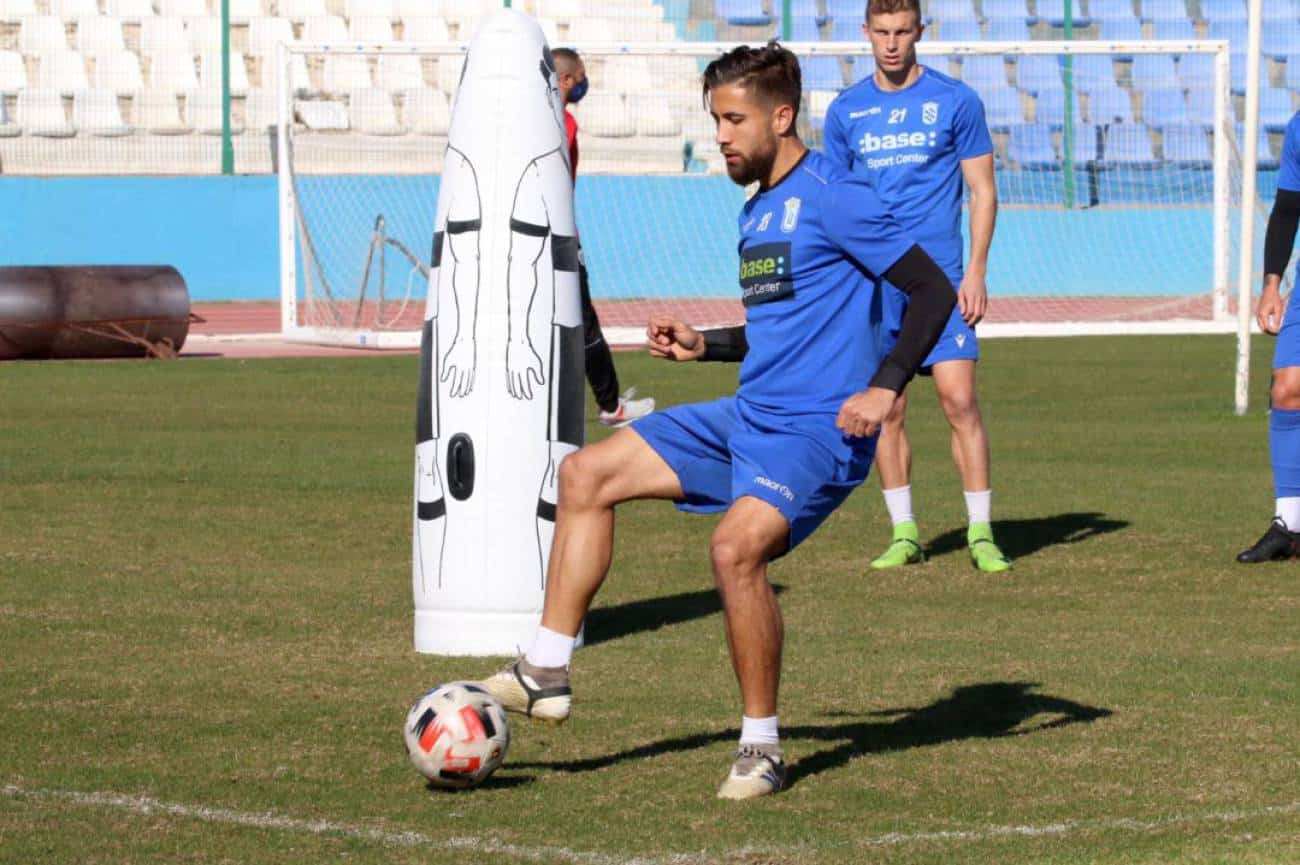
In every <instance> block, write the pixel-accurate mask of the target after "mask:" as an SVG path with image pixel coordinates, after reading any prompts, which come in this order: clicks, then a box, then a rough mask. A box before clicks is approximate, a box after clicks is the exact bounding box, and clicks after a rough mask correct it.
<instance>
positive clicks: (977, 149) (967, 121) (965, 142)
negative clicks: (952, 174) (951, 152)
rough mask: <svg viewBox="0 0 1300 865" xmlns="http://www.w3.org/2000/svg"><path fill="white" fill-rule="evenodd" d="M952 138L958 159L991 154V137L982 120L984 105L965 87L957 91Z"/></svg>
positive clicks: (973, 92)
mask: <svg viewBox="0 0 1300 865" xmlns="http://www.w3.org/2000/svg"><path fill="white" fill-rule="evenodd" d="M952 136H953V145H954V147H955V149H956V151H957V158H958V159H973V158H975V157H976V156H984V155H985V154H988V153H992V152H993V137H992V136H991V135H989V126H988V123H986V122H985V120H984V103H983V102H981V101H980V98H979V96H978V95H977V94H976V93H975V91H974V90H972V89H970V88H969V87H967V86H965V85H962V86H961V87H960V88H959V89H958V96H957V106H956V113H955V114H954V115H953V119H952Z"/></svg>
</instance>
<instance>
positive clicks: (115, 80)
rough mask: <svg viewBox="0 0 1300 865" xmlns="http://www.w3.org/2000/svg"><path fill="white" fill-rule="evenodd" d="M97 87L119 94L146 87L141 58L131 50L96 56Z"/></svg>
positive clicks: (134, 91)
mask: <svg viewBox="0 0 1300 865" xmlns="http://www.w3.org/2000/svg"><path fill="white" fill-rule="evenodd" d="M94 83H95V88H96V89H97V90H111V91H113V92H114V93H116V94H117V95H118V96H125V95H127V94H130V93H137V92H139V91H141V90H143V89H144V76H143V75H142V74H141V73H140V58H139V57H136V56H135V55H134V54H132V53H131V52H130V51H114V52H113V53H112V54H101V55H99V56H98V57H96V58H95V81H94Z"/></svg>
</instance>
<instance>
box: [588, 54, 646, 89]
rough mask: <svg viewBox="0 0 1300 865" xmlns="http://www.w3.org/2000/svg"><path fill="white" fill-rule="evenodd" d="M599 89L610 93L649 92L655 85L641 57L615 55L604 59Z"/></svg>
mask: <svg viewBox="0 0 1300 865" xmlns="http://www.w3.org/2000/svg"><path fill="white" fill-rule="evenodd" d="M600 89H601V90H607V91H609V92H610V93H651V92H655V91H657V90H659V89H661V88H659V87H656V86H655V82H654V76H652V75H651V74H650V66H649V64H648V63H647V62H646V61H645V59H644V58H641V57H615V58H611V59H609V60H607V61H606V63H605V73H604V75H603V76H602V78H601V80H600Z"/></svg>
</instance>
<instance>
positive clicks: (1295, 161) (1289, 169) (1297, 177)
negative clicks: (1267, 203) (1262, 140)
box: [1277, 112, 1300, 192]
mask: <svg viewBox="0 0 1300 865" xmlns="http://www.w3.org/2000/svg"><path fill="white" fill-rule="evenodd" d="M1277 188H1278V189H1285V190H1287V191H1288V192H1300V112H1297V113H1296V115H1295V116H1294V117H1292V118H1291V122H1290V123H1288V124H1287V125H1286V136H1285V137H1284V138H1283V139H1282V165H1281V170H1280V171H1278V173H1277Z"/></svg>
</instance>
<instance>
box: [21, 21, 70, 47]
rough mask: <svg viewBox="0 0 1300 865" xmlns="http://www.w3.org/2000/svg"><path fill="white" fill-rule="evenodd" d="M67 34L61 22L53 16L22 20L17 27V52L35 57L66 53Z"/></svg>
mask: <svg viewBox="0 0 1300 865" xmlns="http://www.w3.org/2000/svg"><path fill="white" fill-rule="evenodd" d="M67 48H68V34H67V32H66V31H65V30H64V29H63V22H62V21H60V20H59V19H58V18H56V17H55V16H53V15H35V16H32V17H31V18H24V19H23V21H22V24H20V25H19V27H18V50H19V51H21V52H22V53H24V54H29V55H30V54H35V55H37V56H39V55H42V54H48V53H49V52H51V51H66V50H67Z"/></svg>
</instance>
